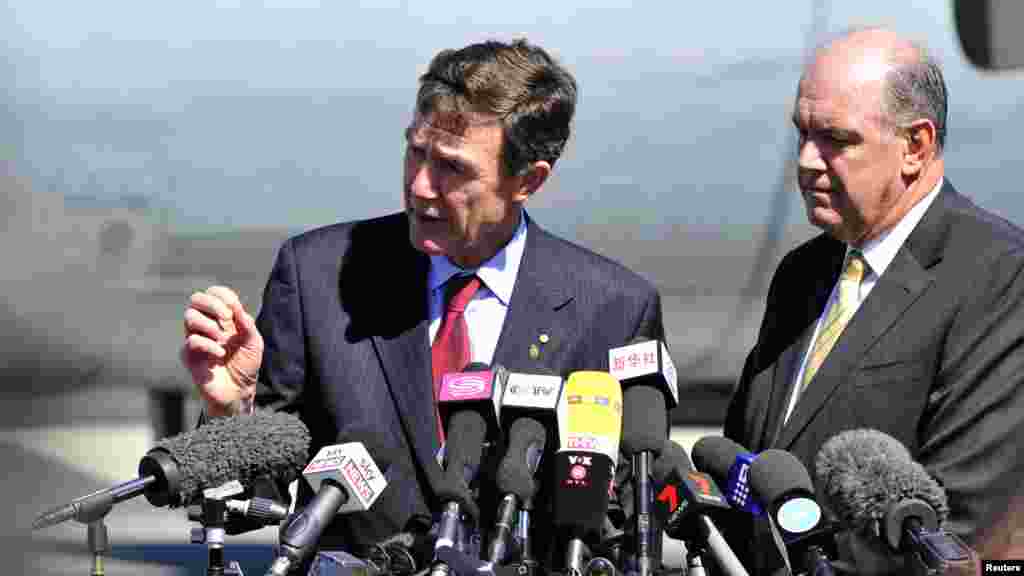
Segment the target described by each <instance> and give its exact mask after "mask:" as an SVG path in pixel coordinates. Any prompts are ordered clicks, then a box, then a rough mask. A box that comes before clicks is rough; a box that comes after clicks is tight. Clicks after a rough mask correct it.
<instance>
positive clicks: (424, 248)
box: [412, 238, 448, 256]
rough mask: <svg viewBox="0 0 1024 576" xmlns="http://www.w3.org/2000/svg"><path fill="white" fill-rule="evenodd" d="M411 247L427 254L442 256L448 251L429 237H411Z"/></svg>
mask: <svg viewBox="0 0 1024 576" xmlns="http://www.w3.org/2000/svg"><path fill="white" fill-rule="evenodd" d="M412 247H413V248H415V249H416V250H418V251H420V252H423V253H424V254H426V255H428V256H444V255H446V254H447V253H448V252H447V250H445V249H444V248H443V247H442V246H441V245H440V244H438V243H437V242H435V241H433V240H430V239H429V238H413V239H412Z"/></svg>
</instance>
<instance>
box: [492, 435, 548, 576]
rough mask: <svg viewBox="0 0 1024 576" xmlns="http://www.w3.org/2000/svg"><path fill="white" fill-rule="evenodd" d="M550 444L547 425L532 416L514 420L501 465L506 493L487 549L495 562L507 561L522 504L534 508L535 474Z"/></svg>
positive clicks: (501, 486)
mask: <svg viewBox="0 0 1024 576" xmlns="http://www.w3.org/2000/svg"><path fill="white" fill-rule="evenodd" d="M546 445H547V430H545V429H544V425H543V424H541V423H540V422H538V421H537V420H535V419H533V418H531V417H529V416H521V417H519V418H517V419H516V421H515V422H513V424H512V426H511V429H510V431H509V442H508V451H507V453H506V454H505V458H504V459H503V460H502V462H501V465H500V466H499V467H498V481H497V485H498V490H499V491H500V492H501V493H504V494H505V496H504V497H503V498H502V500H501V503H500V504H499V506H498V515H497V520H496V522H495V531H494V535H493V537H492V538H491V541H490V544H489V546H488V549H487V560H488V561H489V562H491V563H493V564H495V565H497V564H501V563H502V562H503V561H505V559H506V557H507V555H508V551H509V544H510V541H511V539H512V527H513V526H514V525H515V521H516V514H517V512H518V511H519V507H520V505H523V506H524V507H526V508H527V509H529V508H531V507H532V501H533V496H534V494H535V493H536V491H537V483H536V481H535V480H534V475H535V474H536V472H537V467H538V466H539V465H540V460H541V457H542V456H543V454H544V449H545V446H546Z"/></svg>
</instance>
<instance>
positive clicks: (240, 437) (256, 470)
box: [33, 411, 310, 530]
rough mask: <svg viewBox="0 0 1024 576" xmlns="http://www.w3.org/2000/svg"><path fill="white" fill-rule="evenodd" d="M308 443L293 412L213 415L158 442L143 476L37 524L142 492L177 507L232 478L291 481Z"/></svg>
mask: <svg viewBox="0 0 1024 576" xmlns="http://www.w3.org/2000/svg"><path fill="white" fill-rule="evenodd" d="M309 445H310V434H309V430H308V429H307V428H306V426H305V425H304V424H303V423H302V422H301V421H300V420H299V419H298V418H296V417H295V416H292V415H290V414H285V413H280V412H264V411H260V412H256V413H254V414H249V415H244V416H234V417H231V418H214V419H212V420H210V421H208V422H207V423H206V424H204V425H202V426H200V427H199V428H197V429H195V430H192V431H190V432H185V433H183V434H179V435H177V436H173V437H170V438H165V439H163V440H160V441H158V442H157V444H156V446H155V447H154V448H153V449H151V450H150V451H149V452H148V453H147V454H146V456H144V457H143V458H142V460H141V461H140V462H139V476H138V478H136V479H133V480H129V481H127V482H124V483H121V484H118V485H117V486H114V487H111V488H108V489H106V490H100V491H98V492H94V493H92V494H89V495H86V496H83V497H81V498H78V499H76V500H74V501H72V502H71V503H69V504H66V505H64V506H60V507H57V508H55V509H53V510H50V511H48V512H46V513H44V514H41V515H40V516H39V517H38V518H37V519H36V521H35V523H34V525H33V528H34V529H37V530H38V529H40V528H45V527H47V526H53V525H55V524H59V523H61V522H64V521H67V520H71V519H75V520H77V521H79V522H83V523H87V522H89V521H91V520H95V519H96V517H97V515H98V514H105V513H106V511H107V510H109V507H110V506H113V505H114V504H116V503H118V502H122V501H124V500H128V499H130V498H134V497H136V496H138V495H140V494H144V495H145V496H146V499H147V500H148V501H149V503H150V504H152V505H153V506H170V507H172V508H174V507H178V506H182V505H188V504H190V503H193V502H198V501H200V500H201V499H202V497H203V490H205V489H206V488H211V487H216V486H221V485H223V484H225V483H227V482H229V481H231V480H237V481H239V482H240V483H241V484H242V485H243V487H249V486H250V485H251V484H252V482H253V481H254V480H256V479H257V478H260V477H264V476H271V477H274V478H276V479H280V480H282V481H283V482H291V481H292V480H294V479H295V478H297V477H298V475H299V472H300V471H301V470H302V467H303V466H304V465H305V463H306V459H307V458H308V452H309ZM105 509H106V510H105Z"/></svg>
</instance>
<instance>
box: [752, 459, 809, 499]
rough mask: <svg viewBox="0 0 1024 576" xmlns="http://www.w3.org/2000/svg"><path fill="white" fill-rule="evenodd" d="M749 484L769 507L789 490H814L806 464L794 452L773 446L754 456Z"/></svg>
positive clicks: (794, 491) (788, 493) (805, 494)
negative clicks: (773, 447)
mask: <svg viewBox="0 0 1024 576" xmlns="http://www.w3.org/2000/svg"><path fill="white" fill-rule="evenodd" d="M750 488H751V490H752V491H753V492H754V495H755V496H757V498H758V499H759V500H760V501H761V502H763V503H765V504H766V505H768V506H772V507H774V506H776V505H777V504H779V503H780V502H781V501H782V500H783V499H785V498H787V497H788V496H790V495H793V494H800V495H804V496H813V494H814V484H813V483H812V482H811V475H810V473H808V472H807V467H805V466H804V465H803V463H802V462H800V460H798V459H797V457H796V456H794V455H792V454H790V453H789V452H786V451H785V450H776V449H770V450H765V451H764V452H761V453H760V454H758V455H757V458H756V459H754V463H753V464H752V465H751V466H750Z"/></svg>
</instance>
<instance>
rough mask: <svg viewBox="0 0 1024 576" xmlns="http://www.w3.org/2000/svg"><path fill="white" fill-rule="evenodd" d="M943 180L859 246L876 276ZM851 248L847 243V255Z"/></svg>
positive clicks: (902, 240)
mask: <svg viewBox="0 0 1024 576" xmlns="http://www.w3.org/2000/svg"><path fill="white" fill-rule="evenodd" d="M943 180H944V179H943V178H939V181H938V183H937V184H935V187H934V188H932V190H931V192H929V193H928V195H927V196H925V197H924V198H922V199H921V200H920V201H919V202H918V203H917V204H914V206H913V207H912V208H911V209H910V211H908V212H907V214H906V215H905V216H904V217H903V218H902V219H901V220H900V221H899V222H897V223H896V225H895V226H893V227H892V228H890V229H889V230H886V231H885V232H883V233H882V234H880V235H879V236H878V237H876V238H873V239H871V240H868V241H867V242H865V243H864V246H862V247H861V248H860V251H861V254H863V255H864V260H865V261H866V262H867V263H868V266H869V267H870V269H871V272H872V273H874V274H875V276H876V277H880V276H881V275H882V273H883V272H885V269H886V268H888V267H889V264H891V263H892V261H893V260H894V259H895V258H896V253H897V252H899V251H900V247H902V246H903V243H904V242H906V241H907V238H908V237H909V236H910V233H911V232H913V231H914V228H916V227H917V223H918V222H920V221H921V218H924V213H925V212H927V211H928V207H929V206H931V205H932V202H934V201H935V198H936V197H937V196H938V195H939V190H940V189H941V188H942V183H943ZM852 249H853V247H852V246H849V245H847V247H846V254H847V256H849V254H850V250H852Z"/></svg>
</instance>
